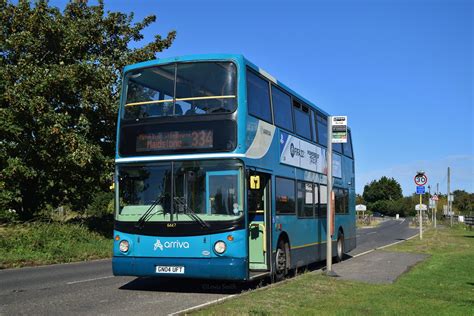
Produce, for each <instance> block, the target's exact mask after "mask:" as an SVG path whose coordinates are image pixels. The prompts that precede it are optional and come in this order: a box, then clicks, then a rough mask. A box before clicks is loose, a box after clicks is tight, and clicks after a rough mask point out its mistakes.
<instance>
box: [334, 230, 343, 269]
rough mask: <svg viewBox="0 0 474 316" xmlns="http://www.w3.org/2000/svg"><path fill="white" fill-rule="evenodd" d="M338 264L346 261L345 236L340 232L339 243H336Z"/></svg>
mask: <svg viewBox="0 0 474 316" xmlns="http://www.w3.org/2000/svg"><path fill="white" fill-rule="evenodd" d="M335 259H336V262H341V261H342V259H344V234H343V233H342V232H339V235H338V236H337V243H336V257H335Z"/></svg>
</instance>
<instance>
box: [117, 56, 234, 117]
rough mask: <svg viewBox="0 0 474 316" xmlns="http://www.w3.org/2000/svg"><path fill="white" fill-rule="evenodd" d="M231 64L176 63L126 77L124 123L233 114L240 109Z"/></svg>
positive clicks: (129, 74)
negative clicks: (152, 118)
mask: <svg viewBox="0 0 474 316" xmlns="http://www.w3.org/2000/svg"><path fill="white" fill-rule="evenodd" d="M236 73H237V70H236V67H235V65H234V64H233V63H230V62H194V63H177V64H169V65H163V66H156V67H150V68H144V69H138V70H133V71H130V72H128V73H127V74H126V75H125V89H126V90H125V91H126V92H125V107H124V114H123V118H124V119H140V118H146V117H163V116H176V115H199V114H201V115H202V114H211V113H231V112H233V111H235V109H236V107H237V88H236Z"/></svg>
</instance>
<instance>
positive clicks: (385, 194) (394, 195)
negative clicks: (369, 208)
mask: <svg viewBox="0 0 474 316" xmlns="http://www.w3.org/2000/svg"><path fill="white" fill-rule="evenodd" d="M362 196H363V198H364V200H365V201H366V202H367V203H373V202H376V201H381V200H389V201H394V200H398V199H401V198H402V197H403V195H402V188H401V186H400V184H399V183H398V182H397V180H395V179H394V178H387V177H385V176H384V177H382V178H380V180H378V181H377V180H374V181H372V182H370V183H369V184H367V185H365V186H364V193H363V194H362Z"/></svg>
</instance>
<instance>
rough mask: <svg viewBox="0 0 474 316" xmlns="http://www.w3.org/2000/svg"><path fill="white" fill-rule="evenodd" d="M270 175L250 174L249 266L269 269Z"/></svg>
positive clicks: (251, 268)
mask: <svg viewBox="0 0 474 316" xmlns="http://www.w3.org/2000/svg"><path fill="white" fill-rule="evenodd" d="M270 179H271V177H270V175H269V174H265V173H260V172H255V171H252V172H250V175H249V176H248V184H249V185H248V188H249V190H248V204H247V205H248V216H249V218H248V224H249V268H250V270H254V271H255V270H257V271H259V270H260V271H269V270H270V265H269V258H270V256H269V252H270V253H271V249H270V247H269V241H270V235H269V231H270V228H271V227H270V226H271V225H270V223H271V221H270V214H271V211H270V210H271V208H270V196H271V191H270V183H271V182H270Z"/></svg>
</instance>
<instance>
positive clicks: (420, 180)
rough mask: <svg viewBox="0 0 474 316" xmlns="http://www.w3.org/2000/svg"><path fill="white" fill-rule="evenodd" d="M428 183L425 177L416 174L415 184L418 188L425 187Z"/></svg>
mask: <svg viewBox="0 0 474 316" xmlns="http://www.w3.org/2000/svg"><path fill="white" fill-rule="evenodd" d="M426 183H428V177H427V176H425V175H424V174H417V175H416V176H415V184H416V185H418V186H421V185H425V184H426Z"/></svg>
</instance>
